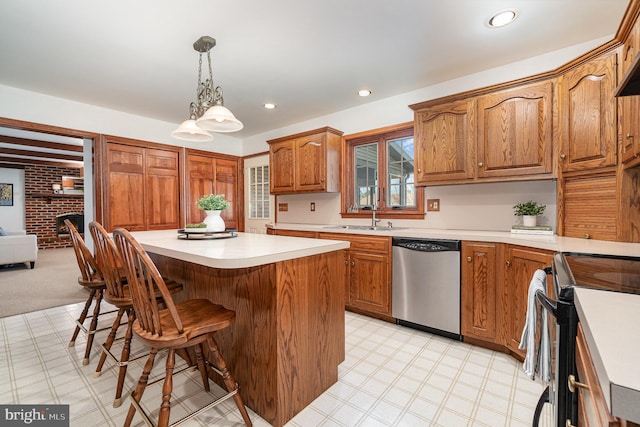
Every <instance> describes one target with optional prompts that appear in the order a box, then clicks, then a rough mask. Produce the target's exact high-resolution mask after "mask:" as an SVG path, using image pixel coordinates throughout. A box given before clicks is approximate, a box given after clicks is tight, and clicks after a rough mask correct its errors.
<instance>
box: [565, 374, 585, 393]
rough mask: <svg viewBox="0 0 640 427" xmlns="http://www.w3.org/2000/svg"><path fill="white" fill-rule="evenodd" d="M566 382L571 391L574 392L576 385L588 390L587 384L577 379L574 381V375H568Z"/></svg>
mask: <svg viewBox="0 0 640 427" xmlns="http://www.w3.org/2000/svg"><path fill="white" fill-rule="evenodd" d="M567 384H569V391H570V392H571V393H575V392H576V387H579V388H584V389H587V390H589V386H588V385H587V384H584V383H579V382H578V381H576V377H575V376H574V375H569V379H568V381H567Z"/></svg>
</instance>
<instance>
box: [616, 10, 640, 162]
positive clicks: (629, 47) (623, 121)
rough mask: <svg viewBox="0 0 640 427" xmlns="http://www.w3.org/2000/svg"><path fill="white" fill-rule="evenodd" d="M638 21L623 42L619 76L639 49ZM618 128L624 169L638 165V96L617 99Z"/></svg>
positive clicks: (639, 101) (639, 150)
mask: <svg viewBox="0 0 640 427" xmlns="http://www.w3.org/2000/svg"><path fill="white" fill-rule="evenodd" d="M639 43H640V20H638V21H636V23H635V25H634V27H633V30H632V31H631V33H629V36H628V37H627V39H626V40H625V42H624V45H623V46H622V49H621V54H620V76H624V75H625V73H626V72H627V70H629V68H630V67H631V65H632V63H633V61H634V59H636V56H637V55H638V53H640V49H639V46H638V44H639ZM618 108H619V110H618V126H619V127H620V131H619V134H618V138H620V155H621V160H622V162H623V163H624V164H625V167H634V166H636V165H638V164H640V96H622V97H620V98H618Z"/></svg>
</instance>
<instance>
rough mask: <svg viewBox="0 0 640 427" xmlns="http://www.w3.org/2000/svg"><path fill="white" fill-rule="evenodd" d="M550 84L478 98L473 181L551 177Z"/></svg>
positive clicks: (494, 93)
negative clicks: (510, 177)
mask: <svg viewBox="0 0 640 427" xmlns="http://www.w3.org/2000/svg"><path fill="white" fill-rule="evenodd" d="M553 86H554V83H553V81H551V80H548V81H544V82H541V83H535V84H529V85H523V86H517V87H514V88H510V89H506V90H501V91H497V92H492V93H489V94H487V95H483V96H481V97H479V98H478V143H477V156H476V160H477V165H476V166H477V177H479V178H488V177H508V176H521V175H544V174H548V175H551V173H552V170H553V169H552V162H551V156H552V153H553V102H554V101H553V100H554V97H553Z"/></svg>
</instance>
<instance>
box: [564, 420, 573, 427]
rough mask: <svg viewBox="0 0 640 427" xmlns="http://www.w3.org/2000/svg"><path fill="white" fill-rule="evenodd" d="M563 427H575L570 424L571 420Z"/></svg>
mask: <svg viewBox="0 0 640 427" xmlns="http://www.w3.org/2000/svg"><path fill="white" fill-rule="evenodd" d="M565 427H576V426H574V425H573V424H571V420H569V419H567V422H566V424H565Z"/></svg>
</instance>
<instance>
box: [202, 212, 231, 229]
mask: <svg viewBox="0 0 640 427" xmlns="http://www.w3.org/2000/svg"><path fill="white" fill-rule="evenodd" d="M205 212H206V213H207V216H206V218H205V219H204V221H202V222H204V223H205V224H207V231H209V232H214V231H224V230H225V225H224V219H222V217H221V216H220V212H222V211H205Z"/></svg>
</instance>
